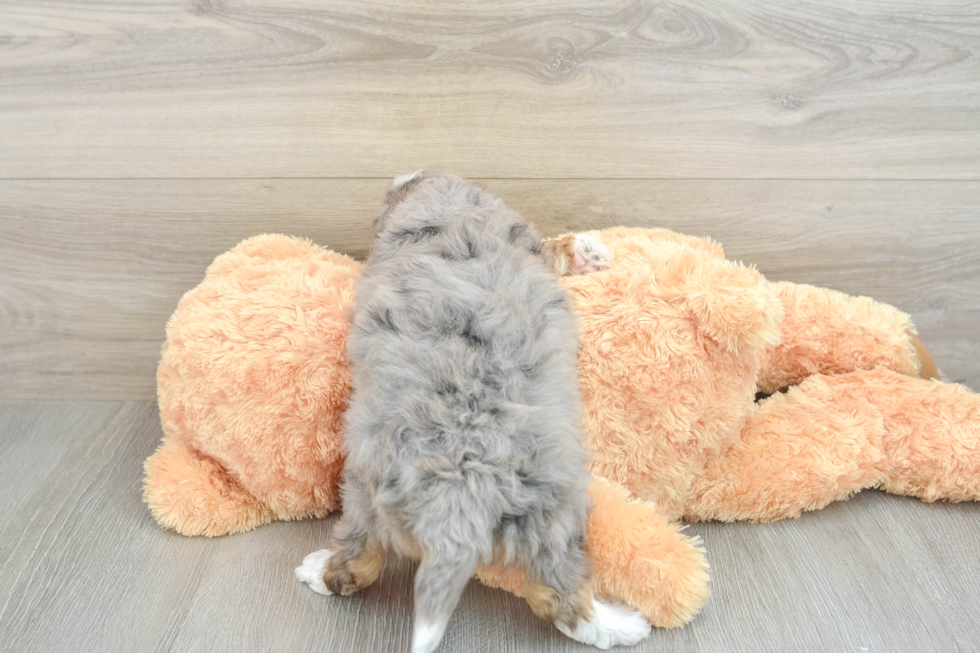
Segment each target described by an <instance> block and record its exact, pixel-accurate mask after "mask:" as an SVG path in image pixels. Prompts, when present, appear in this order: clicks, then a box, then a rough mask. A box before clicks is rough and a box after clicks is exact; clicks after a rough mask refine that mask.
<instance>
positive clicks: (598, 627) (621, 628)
mask: <svg viewBox="0 0 980 653" xmlns="http://www.w3.org/2000/svg"><path fill="white" fill-rule="evenodd" d="M592 607H593V611H592V618H591V619H589V620H588V621H584V620H583V621H579V622H578V624H576V625H575V628H569V627H568V626H567V625H564V624H557V623H556V624H555V625H556V626H558V630H560V631H561V632H563V633H565V634H566V635H568V636H569V637H571V638H572V639H574V640H575V641H578V642H582V643H583V644H591V645H592V646H595V647H596V648H601V649H607V648H609V647H611V646H632V645H633V644H637V643H639V642H640V641H642V640H643V639H645V638H646V636H647V635H649V634H650V624H649V623H648V622H647V620H646V619H645V618H644V617H643V615H642V614H640V613H639V612H637V611H636V610H633V609H631V608H626V607H620V606H617V605H611V604H609V603H603V602H602V601H596V600H595V599H593V600H592Z"/></svg>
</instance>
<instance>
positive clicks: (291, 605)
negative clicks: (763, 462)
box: [0, 403, 980, 653]
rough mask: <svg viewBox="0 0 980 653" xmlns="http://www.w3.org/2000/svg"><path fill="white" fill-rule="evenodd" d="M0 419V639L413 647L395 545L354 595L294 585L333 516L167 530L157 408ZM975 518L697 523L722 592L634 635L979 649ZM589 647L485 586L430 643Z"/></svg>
mask: <svg viewBox="0 0 980 653" xmlns="http://www.w3.org/2000/svg"><path fill="white" fill-rule="evenodd" d="M0 433H3V435H4V437H3V438H0V454H2V455H0V473H2V475H3V476H2V478H3V480H4V482H3V483H2V484H0V511H2V512H0V632H2V633H3V637H2V638H0V651H3V652H5V653H6V652H10V653H32V652H38V653H47V652H48V651H86V652H102V651H105V652H109V651H145V652H147V653H149V652H153V651H161V652H162V651H182V652H186V653H195V652H198V651H201V652H203V651H208V652H213V653H224V652H228V653H250V652H253V651H254V652H260V651H261V652H263V653H265V652H268V651H273V652H274V651H352V652H355V653H375V652H377V651H407V650H408V649H409V642H410V637H411V616H412V609H411V604H412V603H411V594H412V578H413V574H414V567H413V565H411V564H409V563H405V562H403V561H399V560H396V559H390V560H389V562H388V566H387V568H386V570H385V571H384V573H383V574H382V576H381V578H380V579H379V581H378V582H377V583H375V584H374V585H372V586H371V587H370V588H368V589H367V590H365V591H364V592H362V593H360V594H358V595H355V596H353V597H329V598H328V597H322V596H319V595H317V594H314V593H313V592H311V591H309V590H308V589H306V588H305V586H302V585H300V584H299V583H297V582H296V581H295V580H294V578H293V575H292V569H293V567H294V566H295V565H296V564H298V563H299V562H300V561H301V560H302V558H303V556H304V555H305V554H306V553H308V552H309V551H311V550H314V549H316V548H319V547H321V546H322V544H323V542H324V540H325V538H326V534H327V531H328V529H329V527H330V523H331V520H330V519H327V520H319V521H304V522H292V523H276V524H272V525H270V526H265V527H263V528H260V529H258V530H256V531H253V532H251V533H246V534H244V535H236V536H231V537H226V538H218V539H213V540H208V539H203V538H185V537H181V536H178V535H175V534H173V533H169V532H165V531H163V530H161V529H159V528H158V527H157V526H156V524H155V523H154V522H153V521H152V519H151V518H150V516H149V513H148V512H147V511H146V509H145V507H144V506H143V504H142V503H141V501H140V478H141V475H142V468H141V464H142V461H143V459H144V458H145V457H146V456H147V455H149V454H150V452H152V450H153V448H154V447H155V446H156V443H157V440H158V438H159V437H160V435H161V433H160V426H159V416H158V414H157V411H156V408H155V406H153V405H152V404H149V403H99V404H84V403H75V404H58V403H31V404H0ZM28 470H29V471H28ZM8 481H11V482H8ZM978 531H980V511H978V510H977V506H976V505H975V504H957V505H949V504H941V503H940V504H923V503H920V502H918V501H915V500H913V499H906V498H901V497H893V496H889V495H885V494H881V493H877V492H863V493H861V494H859V495H858V496H857V497H856V498H854V499H852V500H851V501H848V502H846V503H838V504H833V505H831V506H830V507H828V508H826V509H824V510H821V511H818V512H815V513H810V514H807V515H805V516H804V517H803V518H801V519H800V520H797V521H786V522H779V523H776V524H768V525H753V524H699V525H694V526H691V527H690V528H689V530H688V532H689V533H691V534H697V535H700V536H701V537H703V538H704V541H705V546H706V547H707V551H708V558H709V561H710V563H711V565H712V590H713V595H712V597H711V599H710V600H709V601H708V603H707V604H706V606H705V609H704V611H703V612H702V613H701V615H700V616H698V617H697V618H696V619H695V621H694V622H693V623H692V624H690V625H689V626H687V627H685V628H681V629H675V630H670V631H654V633H653V634H652V635H651V637H650V638H649V639H648V640H647V641H645V642H643V643H642V644H641V645H639V646H637V647H636V648H633V649H630V650H631V651H636V652H637V653H646V652H651V653H652V652H653V651H672V652H674V653H687V652H695V651H698V652H703V653H713V652H719V653H741V652H743V651H744V652H746V653H757V652H760V651H773V652H777V651H778V652H783V651H804V650H806V651H869V652H881V653H894V652H906V651H908V652H913V651H914V652H916V653H931V652H933V651H936V652H940V651H941V652H943V653H947V652H949V651H963V652H967V651H972V650H974V649H975V644H976V642H977V641H980V607H978V606H980V564H978V561H977V556H976V534H977V532H978ZM590 650H594V649H590V648H588V647H584V646H581V645H578V644H576V643H574V642H571V641H570V640H568V639H566V638H564V637H563V636H562V635H561V634H560V633H558V631H557V630H556V629H554V628H553V627H551V626H550V625H549V624H546V623H544V622H542V621H540V620H538V619H537V618H535V617H534V615H533V614H532V613H531V611H530V609H529V608H528V607H527V605H526V604H525V603H524V602H523V601H522V600H520V599H517V598H516V597H513V596H511V595H508V594H506V593H505V592H502V591H499V590H491V589H488V588H486V587H483V586H482V585H480V584H479V583H477V582H476V581H473V582H471V583H470V585H469V586H468V587H467V590H466V592H465V593H464V595H463V599H462V601H461V602H460V605H459V608H458V609H457V611H456V613H455V615H454V616H453V620H452V622H451V623H450V626H449V631H448V633H447V636H446V640H445V643H444V644H443V646H442V647H441V648H440V649H439V651H440V653H464V652H465V653H471V652H476V653H483V652H485V653H523V652H528V653H531V652H542V653H571V652H572V651H590Z"/></svg>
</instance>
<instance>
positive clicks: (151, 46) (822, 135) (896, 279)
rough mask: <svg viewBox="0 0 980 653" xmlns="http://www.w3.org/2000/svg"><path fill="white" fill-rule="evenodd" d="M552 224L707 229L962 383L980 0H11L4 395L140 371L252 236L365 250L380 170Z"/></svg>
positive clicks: (140, 374) (48, 392)
mask: <svg viewBox="0 0 980 653" xmlns="http://www.w3.org/2000/svg"><path fill="white" fill-rule="evenodd" d="M420 167H432V168H442V169H448V170H452V171H455V172H457V173H459V174H462V175H464V176H468V177H471V178H476V179H480V180H482V181H483V182H484V183H485V184H486V185H487V186H488V187H489V188H490V189H491V190H493V191H494V192H496V193H497V194H498V195H500V196H501V197H503V198H504V199H505V201H507V202H508V203H510V204H511V205H513V206H514V207H516V208H518V209H519V210H521V211H522V212H524V213H525V215H526V216H527V217H529V218H530V219H532V220H533V221H535V222H536V223H538V225H539V226H540V227H541V228H542V230H543V231H544V232H546V233H548V234H556V233H559V232H562V231H568V230H572V229H583V228H595V227H604V226H611V225H616V224H629V225H636V226H664V227H668V228H671V229H675V230H678V231H682V232H686V233H691V234H697V235H710V236H712V237H714V238H715V239H717V240H720V241H721V242H722V243H723V244H725V245H726V250H727V252H728V254H729V256H730V257H731V258H735V259H740V260H743V261H745V262H747V263H755V264H756V265H758V267H759V268H760V269H761V270H762V271H763V272H765V273H766V274H767V276H769V277H770V278H773V279H789V280H793V281H799V282H808V283H814V284H817V285H824V286H829V287H833V288H837V289H839V290H843V291H845V292H849V293H854V294H867V295H871V296H873V297H875V298H878V299H880V300H882V301H886V302H889V303H893V304H895V305H897V306H899V307H900V308H902V309H903V310H906V311H908V312H910V313H912V314H913V317H914V319H915V320H916V322H917V324H918V325H919V327H920V330H921V332H922V336H923V339H924V340H925V341H926V343H927V344H928V345H929V346H930V347H931V348H932V349H933V352H934V354H935V356H936V359H937V361H938V362H939V364H940V366H941V368H942V369H943V370H944V372H945V373H946V374H947V375H948V376H949V377H951V378H952V379H954V380H958V381H963V382H966V383H967V384H969V385H971V386H972V387H973V388H975V389H980V3H977V2H954V1H952V0H939V1H937V2H929V3H922V4H916V3H913V2H907V1H904V0H903V1H901V2H894V3H882V2H878V1H877V0H852V1H850V2H847V3H844V2H819V3H809V2H801V1H798V0H792V1H785V0H782V1H773V2H767V1H762V0H740V1H738V2H711V1H701V2H695V1H685V0H682V1H680V2H672V3H651V2H591V1H590V2H586V1H584V0H582V1H575V0H547V1H545V0H541V1H540V2H521V3H516V2H509V1H505V2H495V3H488V2H458V3H438V4H436V3H433V4H419V3H412V2H390V3H372V2H353V1H351V0H343V1H340V2H334V3H330V4H329V5H327V4H325V3H322V2H316V1H314V0H289V1H288V2H272V1H270V0H244V1H241V2H230V1H229V2H225V1H222V0H193V1H191V2H187V1H181V2H175V1H170V0H148V1H146V2H143V1H138V0H120V1H119V2H115V3H112V4H107V3H101V2H92V3H64V2H49V1H47V0H21V1H0V399H3V400H14V399H28V400H29V399H38V398H50V399H71V400H81V399H96V400H109V399H120V400H121V399H128V400H147V399H153V398H154V392H155V382H154V370H155V367H156V361H157V358H158V355H159V346H160V342H161V341H162V339H163V336H164V325H165V322H166V319H167V317H168V315H169V314H170V313H171V312H172V311H173V309H174V307H175V306H176V303H177V300H178V299H179V298H180V296H181V294H182V293H183V292H184V291H185V290H187V289H189V288H191V287H192V286H194V285H195V284H196V283H197V282H198V281H200V279H201V278H202V276H203V273H204V269H205V267H206V266H207V264H208V263H209V262H210V260H211V259H213V257H214V256H216V255H217V254H219V253H221V252H222V251H224V250H226V249H228V248H229V247H231V246H232V245H234V244H235V243H236V242H237V241H238V240H240V239H242V238H245V237H248V236H251V235H254V234H257V233H262V232H268V231H275V232H285V233H290V234H295V235H302V236H308V237H310V238H312V239H313V240H315V241H316V242H318V243H320V244H322V245H326V246H329V247H332V248H334V249H336V250H338V251H342V252H345V253H349V254H352V255H355V256H358V255H363V253H364V252H365V250H366V247H367V244H368V224H369V221H370V218H371V217H372V216H373V214H374V211H375V210H376V208H377V206H378V204H379V201H380V198H381V194H382V192H383V189H384V186H385V185H386V183H387V180H388V179H390V178H391V177H393V176H395V175H397V174H401V173H404V172H408V171H411V170H414V169H416V168H420Z"/></svg>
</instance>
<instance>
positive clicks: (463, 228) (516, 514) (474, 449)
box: [297, 172, 649, 653]
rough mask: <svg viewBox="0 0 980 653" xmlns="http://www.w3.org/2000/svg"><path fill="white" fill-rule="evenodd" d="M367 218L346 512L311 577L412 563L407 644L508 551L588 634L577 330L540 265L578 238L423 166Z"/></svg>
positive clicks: (366, 579) (349, 585) (546, 607)
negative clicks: (389, 557)
mask: <svg viewBox="0 0 980 653" xmlns="http://www.w3.org/2000/svg"><path fill="white" fill-rule="evenodd" d="M374 229H375V243H374V248H373V251H372V253H371V255H370V257H369V258H368V261H367V263H366V264H365V266H364V270H363V273H362V275H361V277H360V280H359V281H358V285H357V295H356V302H357V308H356V310H355V312H354V323H353V327H352V329H351V333H350V336H349V338H348V349H349V354H350V359H351V362H352V366H353V393H352V395H351V399H350V405H349V407H348V409H347V412H346V414H345V416H344V419H345V426H346V446H347V460H346V463H345V468H344V482H343V488H342V491H343V505H344V512H343V516H342V517H341V519H340V521H339V522H338V523H337V524H336V526H335V529H334V531H333V533H332V536H331V540H332V541H331V544H330V548H329V551H328V552H324V553H323V554H322V555H320V557H319V558H317V559H316V560H318V561H319V562H318V564H321V565H324V566H325V570H324V573H323V574H322V587H323V589H324V590H326V591H328V592H330V593H337V594H349V593H351V592H354V591H356V590H358V589H361V588H363V587H365V586H367V585H368V584H370V583H371V582H373V581H374V580H375V579H376V578H377V576H378V574H379V573H380V571H381V567H382V564H383V559H384V550H385V549H393V550H395V551H396V552H398V553H400V554H402V555H408V556H411V557H415V558H418V559H420V560H421V564H420V566H419V569H418V572H417V574H416V577H415V633H414V639H413V651H414V652H416V653H428V652H429V651H432V650H434V649H435V648H436V646H438V644H439V641H440V640H441V639H442V635H443V632H444V631H445V627H446V624H447V623H448V621H449V617H450V615H451V614H452V611H453V610H454V608H455V606H456V603H457V601H458V600H459V596H460V594H461V593H462V591H463V588H464V586H465V585H466V582H467V580H468V579H469V578H470V576H471V575H472V574H473V570H474V567H475V566H476V565H477V564H478V563H491V562H498V563H503V564H512V565H519V566H521V567H523V568H525V569H526V570H527V574H528V584H527V589H526V597H527V601H528V603H529V604H530V606H531V608H532V609H533V610H534V612H535V613H536V614H538V615H539V616H541V617H542V618H545V619H549V620H551V621H554V622H555V623H556V625H558V627H559V628H561V629H562V631H564V632H566V633H567V634H570V635H572V636H576V635H575V633H580V631H582V630H583V628H584V629H586V630H588V628H589V627H590V624H591V622H590V620H591V619H592V618H593V616H594V608H595V605H594V603H593V600H592V594H591V590H590V589H589V587H590V583H589V579H590V562H589V559H588V557H587V556H586V554H585V552H584V550H583V547H584V543H585V521H586V516H587V513H588V509H589V499H588V494H587V487H588V485H589V483H590V482H591V475H590V474H589V472H588V470H587V467H586V463H587V456H586V453H585V450H584V446H583V433H582V430H581V426H580V421H581V402H580V398H579V391H578V376H577V372H576V357H577V352H578V332H577V325H576V321H575V317H574V314H573V312H572V306H571V301H570V298H569V297H568V295H567V293H566V292H565V291H564V289H563V288H561V286H560V285H559V284H558V282H557V278H556V275H555V273H554V272H553V271H552V270H551V269H549V267H548V263H550V264H551V265H552V266H553V267H556V268H558V269H559V270H560V271H567V270H568V269H569V268H570V267H575V263H574V261H575V258H574V257H575V255H576V254H575V244H574V243H572V242H565V243H561V244H559V245H557V246H555V247H556V249H555V251H554V252H552V253H549V254H546V253H544V252H543V247H542V239H541V237H540V236H539V235H538V233H537V232H536V231H535V230H534V228H533V227H531V226H530V225H528V224H527V223H525V222H524V221H523V220H522V219H521V217H520V216H519V215H517V214H516V213H515V212H513V211H511V210H509V209H507V208H506V207H505V206H504V205H503V204H502V203H501V202H500V201H499V200H497V199H496V198H494V197H493V196H491V195H490V194H489V193H487V192H485V191H483V190H481V189H479V188H476V187H474V186H471V185H469V184H467V183H465V182H464V181H462V180H461V179H459V178H458V177H455V176H451V175H445V174H438V173H425V172H422V173H416V174H414V175H408V176H406V177H402V178H399V179H397V180H396V181H395V183H394V184H393V185H392V186H391V187H390V188H389V191H388V193H387V196H386V199H385V204H384V208H383V210H382V212H381V214H380V215H379V216H378V218H377V219H376V220H375V224H374ZM563 256H564V258H562V257H563ZM546 257H547V262H546ZM556 261H559V262H560V261H564V263H563V264H556ZM570 262H571V263H570ZM578 267H581V266H578ZM563 268H564V269H563ZM311 555H313V554H311ZM311 559H312V558H308V560H311ZM300 569H304V568H300ZM304 573H305V575H306V577H303V576H301V579H302V580H306V581H307V582H310V583H311V586H315V587H319V586H320V585H319V583H316V584H315V583H314V582H312V581H310V580H309V579H308V576H309V575H310V574H309V571H308V570H307V571H306V572H304ZM297 575H298V576H300V570H297ZM313 575H314V576H315V574H313ZM318 580H319V579H316V578H314V579H313V581H318ZM634 625H635V624H634ZM648 630H649V626H647V631H648ZM588 637H589V636H588V635H585V636H584V638H585V639H584V641H588ZM577 638H578V639H583V636H580V637H577ZM593 639H594V638H593ZM628 639H629V638H628V637H627V638H626V639H624V638H622V637H620V638H619V639H615V638H614V639H611V640H610V642H611V643H633V642H631V641H627V640H628ZM637 641H638V639H637ZM591 643H597V642H596V641H592V642H591ZM607 645H608V644H607Z"/></svg>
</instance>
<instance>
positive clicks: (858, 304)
mask: <svg viewBox="0 0 980 653" xmlns="http://www.w3.org/2000/svg"><path fill="white" fill-rule="evenodd" d="M770 285H771V286H772V287H773V289H774V290H775V292H776V295H777V296H778V297H779V299H780V300H781V301H782V304H783V309H784V316H783V321H782V325H781V327H780V331H781V336H782V337H781V342H780V344H778V345H776V346H775V347H770V348H768V349H766V350H764V351H763V353H762V358H761V365H762V367H761V369H760V372H759V380H758V385H759V389H760V390H761V391H763V392H766V393H772V392H776V391H778V390H780V389H782V388H786V387H788V386H792V385H798V384H799V383H801V382H802V381H803V380H804V379H805V378H807V377H808V376H811V375H813V374H843V373H846V372H853V371H856V370H870V369H874V368H876V367H885V368H888V369H890V370H894V371H895V372H899V373H900V374H906V375H909V376H919V375H920V374H921V375H922V376H923V377H924V378H938V377H939V372H938V370H937V369H936V366H935V363H933V362H932V357H931V356H930V355H929V353H928V351H927V350H926V348H925V347H924V346H923V345H922V342H921V341H920V340H919V339H918V337H917V336H916V330H915V327H914V326H913V324H912V321H911V319H910V318H909V316H908V315H906V314H905V313H902V312H901V311H899V310H898V309H896V308H894V307H892V306H889V305H888V304H882V303H881V302H876V301H874V300H872V299H870V298H868V297H853V296H851V295H845V294H844V293H842V292H837V291H836V290H830V289H827V288H817V287H815V286H808V285H803V284H794V283H785V282H783V283H773V284H770Z"/></svg>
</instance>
